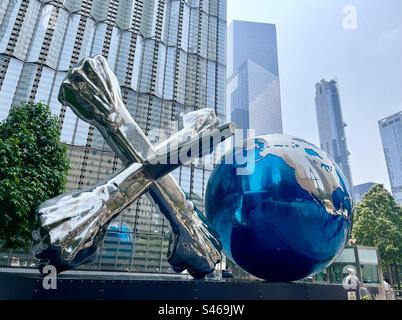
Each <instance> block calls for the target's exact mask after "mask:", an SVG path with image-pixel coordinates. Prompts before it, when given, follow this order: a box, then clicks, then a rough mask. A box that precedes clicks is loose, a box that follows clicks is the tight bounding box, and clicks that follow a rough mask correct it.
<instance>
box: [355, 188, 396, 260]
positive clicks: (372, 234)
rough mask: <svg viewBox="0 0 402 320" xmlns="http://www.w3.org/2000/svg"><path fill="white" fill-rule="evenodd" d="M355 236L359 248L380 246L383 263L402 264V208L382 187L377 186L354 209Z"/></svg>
mask: <svg viewBox="0 0 402 320" xmlns="http://www.w3.org/2000/svg"><path fill="white" fill-rule="evenodd" d="M354 217H355V218H354V219H355V221H354V226H353V237H354V238H355V239H356V241H357V244H358V245H363V246H372V247H378V250H379V254H380V257H381V259H382V262H384V263H386V264H389V265H390V264H399V263H401V261H402V207H400V206H399V205H398V204H397V203H396V201H395V199H394V198H393V197H392V195H391V194H390V193H389V192H388V191H387V190H386V189H385V188H384V186H382V185H375V186H373V187H372V188H371V189H370V191H369V192H368V193H367V194H366V195H365V196H364V198H363V201H362V202H360V203H359V204H357V205H356V206H355V208H354Z"/></svg>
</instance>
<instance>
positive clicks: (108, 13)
mask: <svg viewBox="0 0 402 320" xmlns="http://www.w3.org/2000/svg"><path fill="white" fill-rule="evenodd" d="M226 30H227V23H226V0H1V3H0V121H1V120H3V119H5V118H6V117H7V114H8V112H9V109H10V108H11V107H12V106H13V105H17V104H19V103H21V102H26V101H32V102H34V101H44V102H46V103H47V104H49V105H50V107H51V109H52V111H53V113H54V114H56V115H57V116H59V118H60V122H61V127H62V131H61V140H62V142H64V143H65V144H67V145H68V147H69V156H70V161H71V169H70V172H69V177H68V185H67V189H68V190H75V189H81V188H85V187H88V186H92V185H94V184H96V183H98V182H99V181H102V180H104V179H106V178H107V177H108V176H110V175H111V174H112V173H113V172H114V171H116V170H118V169H119V168H121V163H120V161H119V159H118V158H117V157H116V156H115V155H114V154H113V153H112V152H111V150H110V149H109V147H108V146H107V145H106V144H105V142H104V140H103V137H102V136H101V135H100V133H99V132H98V131H97V130H96V129H95V128H93V127H91V126H89V125H88V124H86V123H84V122H83V121H81V120H80V119H78V118H77V117H76V116H75V115H74V113H73V112H72V111H71V110H70V109H69V108H66V107H64V106H62V105H60V103H59V102H58V101H57V95H58V91H59V87H60V84H61V81H62V80H63V78H64V77H65V75H66V73H67V71H68V69H69V68H70V67H72V66H73V65H74V64H76V63H77V62H78V61H79V60H81V59H82V58H84V57H88V56H94V55H96V54H102V55H103V56H104V57H106V58H107V60H108V62H109V64H110V66H111V68H112V69H113V70H114V72H115V73H116V75H117V78H118V81H119V84H120V86H121V91H122V96H123V99H124V102H125V104H126V106H127V108H128V110H129V111H130V113H131V114H132V116H133V117H134V119H135V120H136V121H137V123H138V124H139V126H140V127H141V128H142V129H143V130H144V132H145V133H146V134H147V136H148V137H149V139H150V140H151V142H153V143H157V142H158V141H163V140H164V139H165V138H167V137H169V136H170V135H171V134H172V133H174V132H176V131H177V130H178V128H179V125H180V119H181V116H180V115H181V114H182V113H187V112H190V111H193V110H197V109H202V108H212V109H214V110H215V111H216V113H217V115H218V116H219V118H221V119H222V121H225V120H226V115H225V83H226ZM210 170H211V165H210V164H208V161H202V160H199V161H194V162H193V163H192V164H191V165H189V166H186V167H183V168H181V169H179V170H177V171H176V172H174V176H175V177H176V179H177V180H178V182H179V183H180V185H181V187H182V188H183V190H184V191H185V192H186V193H187V194H188V195H189V197H190V198H192V199H194V202H195V203H196V205H197V206H201V209H202V203H203V200H204V191H205V188H206V184H207V182H208V178H209V175H210ZM170 245H171V236H170V229H169V227H168V224H167V221H166V220H165V219H164V218H163V217H162V216H161V215H160V214H159V213H158V212H157V211H156V209H155V208H154V207H153V206H152V205H151V203H150V202H149V201H148V199H147V198H146V197H143V198H141V199H140V200H139V201H137V202H136V203H134V204H133V205H132V206H131V207H130V208H128V209H127V210H125V211H124V212H123V213H122V214H121V215H120V217H119V218H118V219H117V220H116V221H114V222H113V223H112V224H111V226H110V229H109V232H108V234H107V236H106V239H105V241H104V245H103V247H102V254H101V255H100V256H99V258H98V261H96V262H95V263H93V264H91V265H87V266H85V268H90V269H101V270H126V271H127V270H128V271H149V272H165V271H170V266H169V264H168V263H167V262H166V255H167V252H168V251H169V248H170ZM12 255H13V253H10V256H12ZM28 265H30V263H28Z"/></svg>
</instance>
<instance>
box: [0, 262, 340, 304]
mask: <svg viewBox="0 0 402 320" xmlns="http://www.w3.org/2000/svg"><path fill="white" fill-rule="evenodd" d="M0 299H1V300H16V299H18V300H154V301H163V300H169V301H172V300H187V301H191V300H209V301H211V300H216V301H218V300H227V301H229V300H347V293H346V291H345V290H344V289H343V287H342V286H340V285H322V284H314V283H267V282H263V281H238V280H221V281H217V280H192V279H190V277H189V276H188V277H186V276H181V275H154V274H131V273H115V272H85V271H71V272H67V273H63V274H61V275H58V276H57V289H56V290H51V289H50V290H45V289H44V287H43V278H42V276H41V275H40V274H39V272H38V271H37V270H32V269H10V268H3V269H1V268H0Z"/></svg>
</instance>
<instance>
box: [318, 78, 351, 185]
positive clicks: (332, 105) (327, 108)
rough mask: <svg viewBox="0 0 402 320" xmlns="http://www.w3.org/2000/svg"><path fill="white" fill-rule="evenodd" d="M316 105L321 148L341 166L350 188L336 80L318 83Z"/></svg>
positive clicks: (346, 148) (348, 167) (347, 158)
mask: <svg viewBox="0 0 402 320" xmlns="http://www.w3.org/2000/svg"><path fill="white" fill-rule="evenodd" d="M315 106H316V111H317V122H318V131H319V135H320V144H321V148H322V149H323V150H325V151H326V152H327V153H328V154H329V155H330V156H331V158H332V159H334V161H335V163H336V164H337V165H338V166H339V167H340V168H341V170H342V172H343V173H344V175H345V177H346V179H347V181H348V182H349V186H350V188H352V187H353V183H352V173H351V170H350V164H349V156H350V152H349V151H348V147H347V143H346V135H345V127H346V126H347V125H346V123H345V122H344V121H343V116H342V108H341V100H340V97H339V89H338V84H337V82H336V80H331V81H329V82H327V81H325V80H321V82H319V83H317V84H316V97H315Z"/></svg>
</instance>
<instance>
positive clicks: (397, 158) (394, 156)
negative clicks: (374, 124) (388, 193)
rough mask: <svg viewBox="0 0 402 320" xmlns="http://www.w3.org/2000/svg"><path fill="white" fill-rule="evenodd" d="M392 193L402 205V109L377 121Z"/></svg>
mask: <svg viewBox="0 0 402 320" xmlns="http://www.w3.org/2000/svg"><path fill="white" fill-rule="evenodd" d="M378 125H379V127H380V133H381V139H382V145H383V148H384V155H385V161H386V162H387V168H388V175H389V180H390V182H391V189H392V194H393V195H394V197H395V199H396V201H398V203H399V204H400V205H402V111H401V112H398V113H396V114H394V115H392V116H389V117H387V118H385V119H383V120H380V121H379V122H378Z"/></svg>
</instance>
